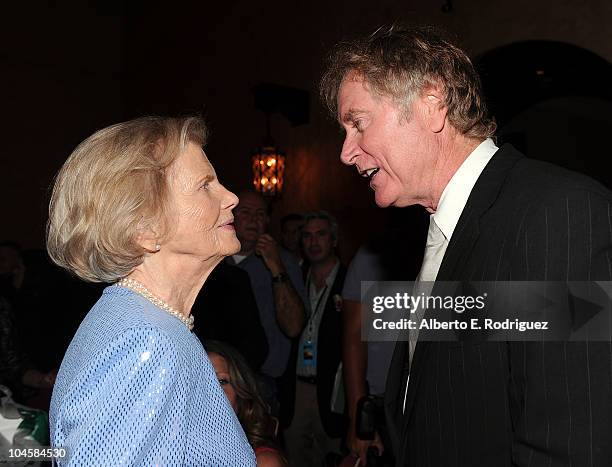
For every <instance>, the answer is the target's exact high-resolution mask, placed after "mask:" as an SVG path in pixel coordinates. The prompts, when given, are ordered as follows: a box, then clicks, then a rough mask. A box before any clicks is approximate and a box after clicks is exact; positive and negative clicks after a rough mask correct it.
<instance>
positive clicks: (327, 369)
mask: <svg viewBox="0 0 612 467" xmlns="http://www.w3.org/2000/svg"><path fill="white" fill-rule="evenodd" d="M337 241H338V224H337V222H336V220H335V219H334V218H333V217H332V216H331V214H329V213H327V212H325V211H318V212H313V213H309V214H307V215H306V216H305V221H304V226H303V228H302V246H303V250H304V254H305V256H306V259H307V261H308V262H309V264H310V267H309V269H308V273H307V275H306V292H307V295H308V300H309V303H310V307H309V308H310V314H309V316H308V320H307V323H306V326H305V327H304V330H303V331H302V334H301V336H300V338H299V342H298V345H297V352H296V353H297V355H295V352H294V355H295V358H293V360H292V361H291V363H292V364H293V367H292V383H293V388H292V389H293V390H291V391H289V393H291V394H293V396H294V397H293V398H292V400H291V401H290V406H289V409H290V415H291V417H290V418H291V424H290V425H289V427H288V428H287V430H286V431H285V442H286V445H287V452H288V454H289V458H290V461H291V465H292V466H295V467H301V466H304V467H307V466H308V467H310V466H313V465H322V463H323V459H324V458H325V456H326V454H327V453H328V452H334V451H336V452H337V451H339V450H340V437H341V436H342V435H343V434H344V428H345V420H344V419H343V416H342V414H341V413H338V411H342V409H341V408H339V407H338V408H336V411H334V406H338V404H337V403H335V401H337V396H338V393H339V392H341V391H342V389H341V388H340V384H339V383H340V381H341V377H342V373H341V370H340V360H341V352H342V347H341V339H340V336H341V334H342V314H341V306H342V301H341V298H340V297H341V293H342V286H343V284H344V277H345V276H346V268H345V267H344V266H343V265H342V264H341V263H340V260H339V259H338V257H337V256H336V252H335V249H336V244H337Z"/></svg>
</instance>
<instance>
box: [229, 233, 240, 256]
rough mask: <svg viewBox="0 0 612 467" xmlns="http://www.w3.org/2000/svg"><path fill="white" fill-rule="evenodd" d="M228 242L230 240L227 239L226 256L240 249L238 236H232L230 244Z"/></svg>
mask: <svg viewBox="0 0 612 467" xmlns="http://www.w3.org/2000/svg"><path fill="white" fill-rule="evenodd" d="M229 243H230V242H229V241H228V248H227V251H228V253H227V255H226V256H231V255H235V254H236V253H238V252H239V251H240V241H239V240H238V238H236V237H234V240H233V241H232V242H231V244H229Z"/></svg>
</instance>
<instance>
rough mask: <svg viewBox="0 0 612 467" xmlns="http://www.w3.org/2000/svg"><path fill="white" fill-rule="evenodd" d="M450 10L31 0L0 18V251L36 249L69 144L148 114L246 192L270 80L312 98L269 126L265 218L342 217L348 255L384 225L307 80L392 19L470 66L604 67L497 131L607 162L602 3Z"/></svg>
mask: <svg viewBox="0 0 612 467" xmlns="http://www.w3.org/2000/svg"><path fill="white" fill-rule="evenodd" d="M448 5H449V2H445V1H442V0H431V1H427V2H419V1H416V0H408V1H404V2H392V1H387V0H383V1H379V2H366V1H351V2H348V1H337V2H329V1H328V2H321V1H310V2H303V3H298V2H280V1H274V2H246V1H226V2H207V3H206V4H205V3H204V2H193V3H192V4H189V3H177V2H164V4H161V5H159V6H155V5H153V4H152V2H144V1H132V2H129V1H124V2H118V1H116V2H91V3H89V4H88V5H71V6H68V5H66V4H64V3H60V2H57V1H48V2H40V3H38V4H36V3H31V4H30V5H28V8H29V10H28V11H22V12H20V13H19V14H17V13H13V12H5V14H3V15H0V31H1V32H0V39H1V40H0V71H1V73H0V90H1V92H2V112H1V113H0V119H1V121H2V125H1V126H0V128H2V146H1V149H0V199H2V203H1V205H0V239H13V240H17V241H19V242H20V243H22V244H23V245H24V246H25V247H41V246H43V239H44V221H45V219H46V203H47V199H48V190H49V187H50V185H51V183H52V180H53V176H54V174H55V173H56V171H57V170H58V169H59V167H60V166H61V164H62V163H63V161H64V160H65V159H66V157H67V156H68V155H69V154H70V152H71V150H72V149H73V148H74V146H75V145H76V144H78V142H79V141H81V140H82V139H84V138H85V137H86V136H88V135H89V134H91V133H92V132H93V131H95V130H97V129H99V128H102V127H104V126H106V125H108V124H110V123H114V122H117V121H121V120H125V119H129V118H132V117H135V116H139V115H143V114H151V113H154V114H184V113H190V112H196V113H202V114H203V115H204V116H205V118H206V120H207V122H208V123H209V126H210V128H211V133H212V136H211V139H210V141H209V144H208V147H207V154H208V156H209V157H210V159H211V161H212V162H213V164H214V165H215V167H216V169H217V171H218V173H219V174H220V177H221V178H222V180H224V181H226V183H227V184H228V185H229V186H231V187H232V188H234V189H240V188H241V187H245V186H248V185H249V183H250V177H251V175H250V160H249V155H250V151H251V149H252V148H253V147H255V146H257V145H259V144H260V143H261V142H262V139H263V137H264V132H265V130H264V128H265V127H264V118H263V114H262V113H261V112H259V111H257V110H255V108H254V105H253V96H252V93H251V89H252V88H253V86H255V85H256V84H258V83H262V82H273V83H278V84H282V85H286V86H291V87H296V88H300V89H305V90H308V91H310V100H311V113H310V122H309V124H307V125H302V126H298V127H292V126H291V125H290V123H289V122H288V121H287V120H286V119H285V118H284V117H282V116H280V115H273V117H272V130H273V134H274V137H275V139H276V141H277V143H278V145H279V146H280V147H282V148H283V149H284V150H285V151H286V153H287V173H286V192H285V194H284V196H283V198H282V199H281V200H280V201H278V202H277V203H275V210H274V218H273V219H274V220H275V221H276V220H278V217H279V216H280V215H282V214H284V213H287V212H290V211H301V210H306V209H314V208H326V209H328V210H330V211H332V212H333V213H334V214H336V215H337V217H338V218H339V220H340V224H341V227H342V228H341V236H343V237H344V239H345V241H344V242H343V243H342V245H343V248H342V254H343V256H344V257H345V258H348V257H350V255H351V254H352V252H353V251H354V250H355V248H356V247H357V245H358V244H359V243H360V242H362V241H363V240H364V239H365V238H366V237H367V236H368V235H369V234H370V233H371V232H372V231H374V230H375V229H376V228H377V225H378V224H380V223H382V222H383V221H384V219H383V217H384V213H383V211H382V210H379V209H377V208H376V207H375V205H374V203H373V196H372V193H371V192H370V191H369V188H368V187H367V184H366V183H364V182H363V180H361V179H359V178H358V177H357V176H356V175H355V173H354V171H353V170H351V169H349V168H346V167H344V166H342V165H341V164H340V163H339V161H338V154H339V149H340V146H341V141H342V135H341V133H340V131H339V129H338V127H337V126H336V125H335V123H334V122H333V121H332V120H331V119H330V118H329V117H328V116H327V115H326V114H325V112H324V110H323V108H322V107H321V105H320V103H319V101H318V97H317V82H318V78H319V76H320V74H321V71H322V64H323V59H324V57H325V54H326V53H327V51H328V50H329V48H330V47H331V45H332V44H334V43H335V42H337V41H338V40H340V39H341V38H343V37H347V36H351V35H355V34H360V33H366V32H371V31H372V30H373V29H375V28H376V27H377V26H378V25H380V24H382V23H389V22H392V21H408V22H419V23H434V24H438V25H440V26H442V27H444V28H446V29H448V30H450V31H451V32H453V33H454V34H456V35H457V37H458V38H459V41H460V43H461V44H462V45H463V46H464V47H465V48H466V49H467V50H468V52H469V53H470V54H471V56H472V57H474V59H475V60H476V62H477V63H480V62H479V59H480V58H482V57H491V55H492V54H493V55H495V53H497V51H498V50H501V49H503V48H504V46H508V45H512V44H517V43H522V42H525V41H539V42H542V41H545V42H547V43H556V44H561V45H562V46H565V45H567V46H571V47H573V48H574V49H576V50H578V52H576V53H577V54H578V56H580V54H581V53H582V52H584V53H586V54H590V55H592V56H593V57H596V59H597V60H601V63H602V65H601V68H597V67H596V66H595V65H593V68H590V65H584V64H580V65H579V66H580V68H579V71H578V72H577V74H576V76H579V77H582V78H581V79H578V81H579V84H580V85H579V86H578V91H577V90H576V89H571V90H567V92H566V91H564V89H566V88H564V87H563V86H562V89H561V90H560V91H559V92H558V93H557V94H556V95H554V96H552V95H547V94H546V92H543V93H541V94H538V93H537V92H536V93H535V95H534V96H533V97H530V100H529V102H527V104H526V107H525V108H523V109H521V111H520V112H515V113H516V115H510V116H508V118H506V119H505V120H504V122H503V123H504V128H502V129H501V132H500V133H501V134H502V135H503V134H505V135H507V137H508V139H510V140H511V139H512V138H514V140H515V141H516V142H517V143H521V144H523V146H524V148H525V149H526V150H527V152H530V151H533V152H534V153H537V155H536V157H542V158H549V159H553V160H555V159H561V160H568V161H569V165H571V163H572V161H580V164H578V166H577V167H576V168H578V169H582V170H585V171H589V170H590V169H589V168H590V167H592V166H593V164H595V165H596V164H597V163H598V161H604V160H606V158H607V157H609V156H610V154H609V153H610V151H609V149H608V147H607V145H606V144H605V139H606V136H607V135H608V134H610V131H611V130H612V124H611V119H610V112H609V111H610V110H612V108H611V107H610V99H609V92H610V91H609V90H607V89H604V88H605V86H603V85H602V84H601V81H597V80H593V79H592V78H593V76H594V74H595V73H596V74H598V75H601V74H602V73H603V74H604V75H605V74H606V73H609V68H610V61H612V41H611V40H610V33H609V31H610V26H609V25H610V24H611V23H612V3H610V2H608V1H607V0H591V1H586V2H585V1H584V0H564V1H559V0H535V1H534V0H531V1H527V0H517V1H513V2H510V1H490V0H471V1H468V0H463V1H462V0H455V1H453V2H450V5H451V8H450V10H449V9H448V8H443V7H448ZM538 50H540V49H538ZM542 50H543V52H541V53H540V52H539V53H538V54H535V58H533V57H532V58H533V60H535V62H533V61H531V62H530V61H528V60H525V59H523V58H522V55H521V54H515V55H514V56H513V57H512V58H511V61H512V63H511V64H512V66H513V68H515V69H524V70H525V73H531V72H535V68H537V66H538V62H537V60H538V57H542V58H544V57H545V56H546V55H547V54H546V50H547V49H546V48H544V49H542ZM509 60H510V59H508V60H504V61H503V62H504V63H505V64H506V65H508V61H509ZM555 63H557V65H558V67H557V69H558V70H557V71H556V72H555V73H556V74H554V75H553V76H550V77H549V76H548V75H547V74H546V73H548V70H549V68H550V65H549V64H548V65H546V66H547V67H548V68H546V70H545V74H546V78H547V79H549V81H548V82H549V83H550V82H555V83H556V82H558V80H559V76H562V75H563V74H564V73H565V71H564V70H568V69H570V68H572V67H574V68H575V67H576V66H578V65H576V63H582V62H580V60H578V59H576V60H572V61H567V60H565V59H564V55H563V54H562V55H561V56H560V57H559V58H558V59H557V60H556V62H555ZM589 63H590V62H589ZM496 66H497V65H496ZM534 67H535V68H534ZM606 67H607V68H606ZM559 70H560V71H559ZM602 70H603V71H602ZM485 71H488V70H485ZM490 75H491V76H496V75H495V73H490ZM600 77H601V76H600ZM574 81H576V80H574ZM608 82H612V81H608ZM496 83H497V84H496ZM589 83H591V85H589ZM593 83H595V84H593ZM496 85H497V89H496V90H495V92H496V93H497V94H496V96H500V95H501V96H502V98H501V99H500V98H499V97H498V98H497V101H496V102H497V109H502V108H503V107H504V105H505V104H504V96H505V98H506V99H507V102H511V101H513V100H514V99H515V98H516V95H524V94H525V92H527V91H526V89H527V88H528V87H529V86H532V84H529V83H523V84H521V85H520V86H518V85H515V83H513V82H503V83H502V82H501V81H500V80H499V79H498V78H495V80H494V83H493V86H496ZM541 85H542V84H541V83H540V86H541ZM533 86H538V85H537V84H535V85H533ZM587 88H594V89H589V93H587V94H588V95H587V96H583V95H582V94H584V93H582V92H580V89H587ZM561 136H563V137H564V138H566V140H563V138H561ZM567 138H569V139H567ZM519 145H520V144H519ZM560 153H564V154H563V157H560V156H559V154H560ZM591 162H592V163H591ZM596 172H601V171H599V170H598V171H596Z"/></svg>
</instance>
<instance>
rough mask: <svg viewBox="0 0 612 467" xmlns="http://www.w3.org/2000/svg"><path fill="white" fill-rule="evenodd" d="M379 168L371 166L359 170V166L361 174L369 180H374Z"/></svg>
mask: <svg viewBox="0 0 612 467" xmlns="http://www.w3.org/2000/svg"><path fill="white" fill-rule="evenodd" d="M379 170H380V167H370V168H369V169H364V170H359V168H357V171H358V172H359V175H361V176H362V177H364V178H367V179H368V180H372V178H374V176H375V175H376V174H377V173H378V171H379Z"/></svg>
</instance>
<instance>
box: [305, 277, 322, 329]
mask: <svg viewBox="0 0 612 467" xmlns="http://www.w3.org/2000/svg"><path fill="white" fill-rule="evenodd" d="M309 279H310V278H309ZM311 285H312V279H310V280H309V281H308V300H310V290H311ZM326 293H327V284H325V287H324V288H323V291H322V292H321V295H320V296H319V300H317V305H316V306H315V309H314V310H312V314H311V315H310V317H309V318H308V334H307V336H306V337H307V340H310V339H311V337H312V332H313V330H314V329H313V328H314V319H315V317H316V316H317V313H318V312H319V308H320V307H321V301H323V298H324V297H325V294H326Z"/></svg>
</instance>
